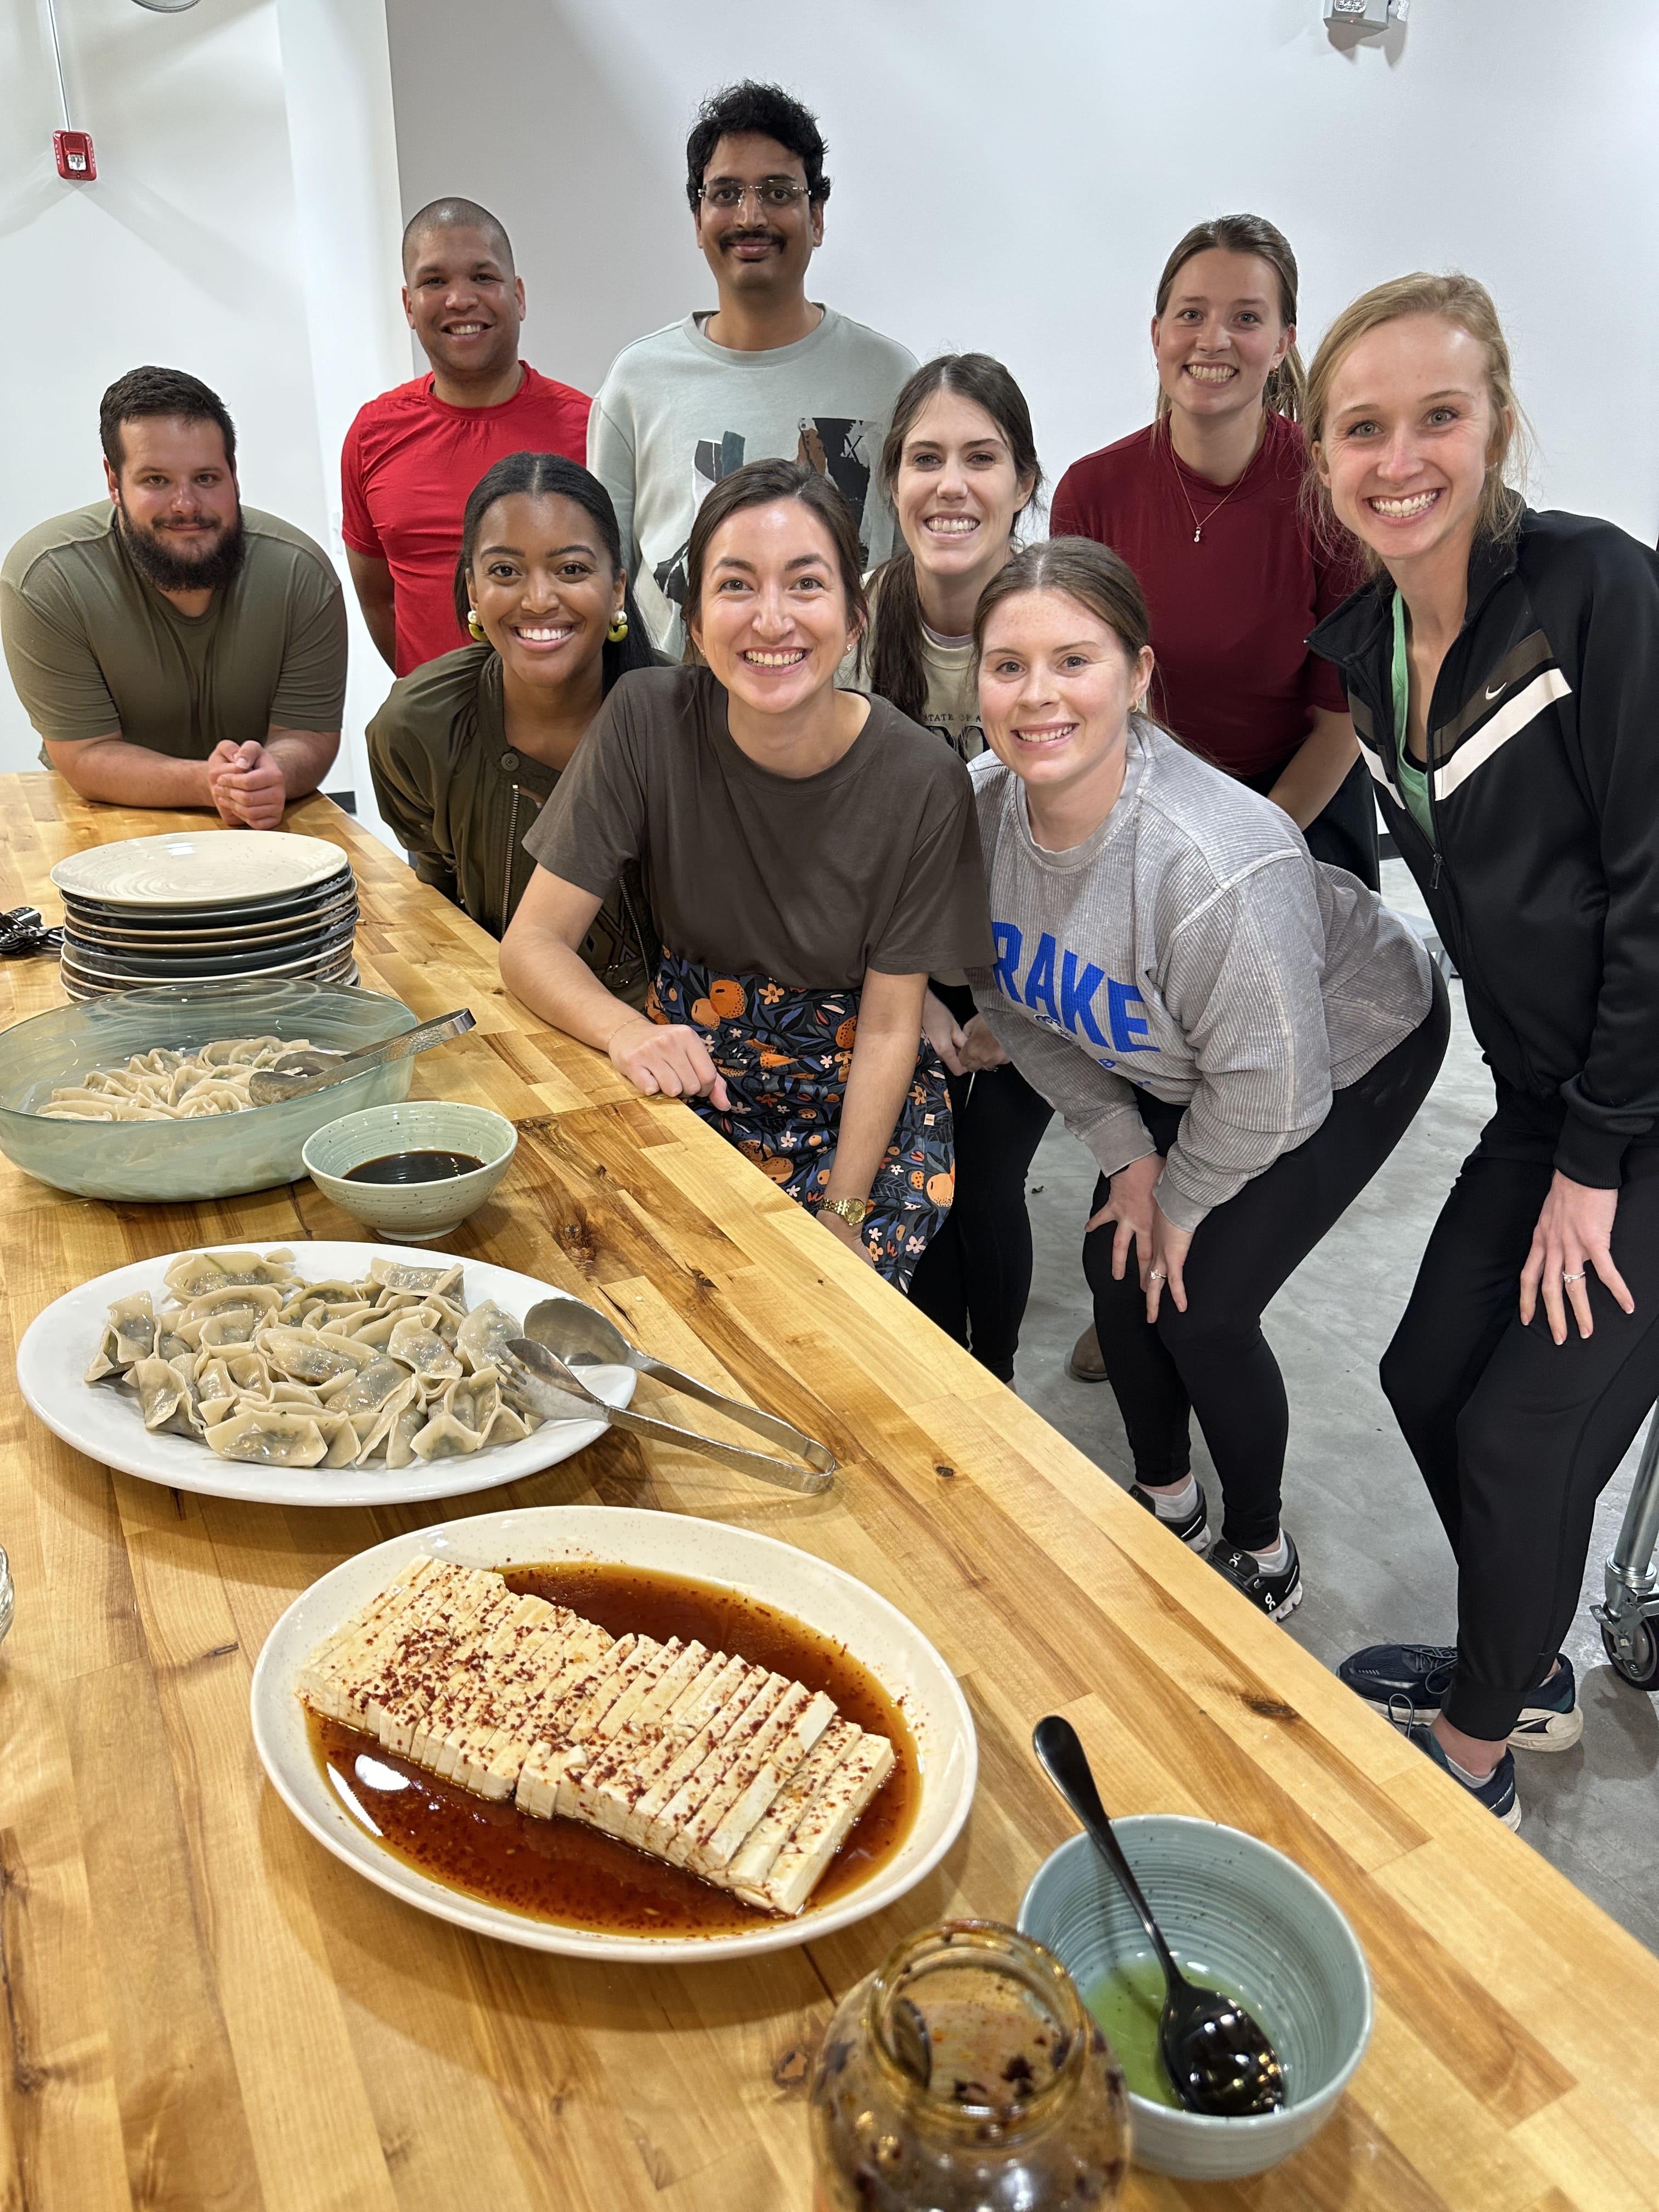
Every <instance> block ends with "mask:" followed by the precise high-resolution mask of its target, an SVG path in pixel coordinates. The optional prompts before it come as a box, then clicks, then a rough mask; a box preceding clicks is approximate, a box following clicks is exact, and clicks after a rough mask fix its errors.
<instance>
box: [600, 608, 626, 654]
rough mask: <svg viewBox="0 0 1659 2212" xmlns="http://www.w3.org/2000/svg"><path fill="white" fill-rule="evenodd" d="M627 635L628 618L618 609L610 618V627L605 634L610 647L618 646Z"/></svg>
mask: <svg viewBox="0 0 1659 2212" xmlns="http://www.w3.org/2000/svg"><path fill="white" fill-rule="evenodd" d="M605 635H606V636H607V637H608V638H609V639H610V641H611V644H612V645H620V644H621V643H622V641H623V639H624V638H625V637H626V636H627V635H628V617H627V616H626V615H625V614H624V613H623V611H622V609H621V608H620V607H618V608H617V611H616V613H615V614H614V615H612V617H611V627H610V629H608V630H606V632H605Z"/></svg>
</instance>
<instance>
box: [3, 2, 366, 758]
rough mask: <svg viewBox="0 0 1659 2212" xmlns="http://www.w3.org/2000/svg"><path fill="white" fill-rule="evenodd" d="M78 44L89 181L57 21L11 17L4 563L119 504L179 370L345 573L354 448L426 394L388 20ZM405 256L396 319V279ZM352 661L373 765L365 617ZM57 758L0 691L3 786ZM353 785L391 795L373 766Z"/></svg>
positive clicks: (264, 483) (153, 23)
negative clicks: (405, 225) (150, 414)
mask: <svg viewBox="0 0 1659 2212" xmlns="http://www.w3.org/2000/svg"><path fill="white" fill-rule="evenodd" d="M58 22H59V34H60V37H61V40H62V42H63V52H64V75H65V76H66V78H67V80H68V85H69V96H70V112H71V114H72V117H73V119H74V122H75V125H76V128H77V129H81V130H86V131H90V132H91V134H92V137H93V143H94V148H95V149H96V153H97V161H98V177H97V180H96V182H95V183H93V184H89V185H76V184H67V183H65V182H64V180H63V179H60V178H59V176H58V173H57V170H56V168H55V167H54V166H53V161H52V131H53V130H54V129H56V128H58V127H59V125H61V123H62V120H63V118H62V115H61V113H60V112H59V111H58V85H57V79H56V76H55V75H54V73H53V70H52V53H51V46H50V43H49V37H48V33H47V27H46V10H45V8H44V6H43V5H42V4H41V0H4V7H3V11H0V84H3V86H4V87H5V96H4V99H3V101H0V293H3V295H4V297H5V298H6V300H7V301H8V303H9V315H8V340H7V344H6V349H5V354H6V357H5V369H4V393H5V408H6V416H7V420H8V425H9V430H10V433H11V435H10V436H9V440H8V451H7V465H6V468H5V469H4V470H3V471H0V547H3V546H5V545H9V544H11V543H12V541H13V540H14V539H15V538H18V537H21V534H22V533H23V532H24V531H25V530H27V529H28V528H30V527H31V526H33V524H34V523H36V522H39V521H41V520H44V519H45V518H46V516H48V515H52V514H56V513H62V512H63V511H64V509H66V508H69V507H76V506H81V505H83V504H84V503H86V502H87V501H90V500H94V499H98V498H100V497H102V496H103V495H104V484H103V476H102V471H101V468H100V457H99V447H98V401H99V397H100V393H101V392H103V390H104V388H105V386H106V385H107V384H109V383H110V382H111V381H112V379H113V378H115V377H116V376H118V374H120V373H121V372H122V371H123V370H124V369H127V368H132V367H133V366H135V364H137V363H138V362H146V361H156V362H166V363H167V364H169V365H171V366H173V367H177V368H187V369H189V370H190V371H191V372H192V374H195V375H197V376H200V377H202V378H203V379H204V380H205V381H206V382H207V383H209V384H210V385H211V386H213V388H214V389H215V390H216V392H219V393H220V394H221V395H222V398H224V400H225V403H226V404H227V405H228V407H229V409H230V411H231V414H232V415H233V416H234V419H235V422H236V428H237V436H238V442H239V474H240V481H241V488H242V495H243V498H244V499H245V500H246V501H247V503H248V504H249V505H250V506H252V507H264V508H267V509H269V510H270V511H271V512H272V513H277V514H280V515H283V516H284V517H285V518H286V519H287V520H289V521H291V522H294V523H296V524H297V525H298V526H300V527H301V529H302V530H306V531H308V532H310V533H311V534H312V536H313V537H314V538H317V539H318V540H319V543H320V544H324V545H325V546H327V547H328V548H329V549H330V550H331V552H332V553H333V554H334V555H335V557H336V559H337V560H340V559H341V558H342V556H341V550H340V543H339V533H338V510H339V486H338V458H337V457H338V453H339V442H340V439H341V437H342V436H343V435H344V430H345V426H346V423H347V422H349V418H350V414H351V411H352V410H353V408H354V407H355V406H356V404H359V402H360V401H361V400H362V398H366V397H367V396H368V395H369V394H370V393H372V392H376V391H379V390H381V389H383V388H384V386H386V385H387V384H389V383H391V382H392V381H394V380H397V379H399V378H402V377H405V376H407V375H408V374H409V367H408V363H409V350H408V335H407V332H406V331H404V329H403V327H402V318H401V315H400V314H398V313H397V312H396V301H397V295H396V289H395V278H396V260H397V234H398V222H399V218H398V205H397V179H396V152H395V147H394V144H393V134H392V108H391V80H390V73H389V69H388V65H387V60H386V27H385V15H384V12H383V9H382V7H381V5H380V0H204V4H203V5H201V6H199V7H197V8H193V9H190V10H189V11H188V12H187V13H185V14H182V15H172V16H168V15H155V14H153V13H151V12H149V10H147V9H140V8H137V7H134V6H133V5H132V4H131V0H59V7H58ZM296 160H297V161H298V165H299V173H300V190H299V191H298V192H297V193H296V190H295V173H296ZM388 256H389V258H390V264H391V267H392V276H393V289H392V294H391V302H392V313H391V314H388V313H386V288H385V286H384V284H383V283H379V282H377V279H378V277H379V276H380V270H378V269H377V268H376V267H375V265H374V264H375V262H376V259H377V258H380V259H384V258H386V257H388ZM347 598H348V602H349V603H350V593H349V591H348V593H347ZM351 643H352V674H351V682H350V690H349V697H348V702H347V732H348V739H349V740H350V739H352V738H354V737H355V738H356V747H355V750H356V752H357V753H358V754H360V753H361V732H362V724H363V722H364V721H365V720H367V719H368V715H369V714H372V713H373V712H374V708H375V707H376V706H377V705H378V704H379V702H380V699H381V698H382V697H383V696H384V695H385V691H386V684H387V683H388V682H389V681H390V678H389V675H388V673H387V671H386V668H385V665H384V664H383V663H382V662H381V661H380V659H379V656H378V655H377V654H376V653H374V648H373V647H372V646H371V645H370V644H369V642H368V636H367V634H366V633H365V632H364V631H363V629H362V625H361V623H359V622H358V621H357V620H356V617H355V607H354V620H353V627H352V640H351ZM37 750H38V740H37V739H36V738H35V737H34V734H33V732H32V731H31V730H30V729H29V727H28V725H27V720H25V718H24V715H23V712H22V709H21V707H20V706H19V704H18V702H17V701H16V699H15V696H13V694H12V691H11V689H10V686H9V684H5V683H4V682H3V680H0V769H18V768H27V767H33V765H35V757H36V753H37ZM354 769H355V771H356V772H355V773H354ZM329 781H330V783H331V785H332V786H334V787H347V786H349V785H352V784H354V783H355V784H356V787H357V789H358V791H359V793H360V794H361V795H362V797H364V798H366V797H367V796H368V779H367V776H366V775H364V774H363V773H362V764H361V760H360V759H358V760H356V761H355V762H354V759H353V757H352V750H347V751H346V752H345V753H343V757H342V760H341V762H340V763H339V764H338V765H337V767H336V769H334V770H333V771H332V773H331V776H330V778H329Z"/></svg>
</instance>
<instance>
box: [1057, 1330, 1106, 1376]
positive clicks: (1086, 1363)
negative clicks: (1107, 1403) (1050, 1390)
mask: <svg viewBox="0 0 1659 2212" xmlns="http://www.w3.org/2000/svg"><path fill="white" fill-rule="evenodd" d="M1066 1373H1067V1374H1068V1375H1071V1376H1075V1377H1076V1379H1077V1380H1078V1381H1079V1383H1103V1382H1104V1381H1105V1380H1106V1362H1105V1361H1104V1360H1103V1358H1101V1356H1100V1339H1099V1338H1098V1337H1097V1335H1096V1334H1095V1325H1094V1323H1093V1322H1090V1324H1089V1326H1088V1328H1085V1330H1084V1332H1083V1334H1082V1335H1081V1336H1080V1337H1079V1339H1078V1340H1077V1342H1076V1343H1075V1344H1074V1345H1073V1346H1072V1356H1071V1358H1069V1359H1068V1360H1067V1361H1066Z"/></svg>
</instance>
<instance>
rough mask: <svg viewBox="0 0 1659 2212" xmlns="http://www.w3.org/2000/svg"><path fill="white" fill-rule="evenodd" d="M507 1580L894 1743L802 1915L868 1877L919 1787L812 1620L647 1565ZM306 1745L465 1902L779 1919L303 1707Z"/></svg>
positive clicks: (653, 1919)
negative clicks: (445, 1775)
mask: <svg viewBox="0 0 1659 2212" xmlns="http://www.w3.org/2000/svg"><path fill="white" fill-rule="evenodd" d="M501 1574H502V1577H503V1579H504V1580H505V1581H506V1583H507V1587H508V1589H513V1590H517V1591H519V1592H520V1594H529V1595H534V1596H536V1597H543V1598H546V1599H547V1600H548V1601H550V1603H552V1604H556V1605H564V1606H568V1607H570V1608H571V1610H572V1611H573V1612H574V1613H580V1614H582V1615H583V1617H584V1618H585V1619H586V1620H594V1621H597V1622H598V1623H599V1626H601V1627H602V1628H607V1629H609V1630H610V1632H611V1634H612V1635H613V1636H626V1635H628V1634H629V1633H630V1632H631V1633H633V1634H635V1635H641V1636H650V1637H653V1638H655V1639H656V1640H657V1642H659V1644H665V1643H667V1641H668V1640H669V1638H671V1637H674V1636H678V1638H680V1639H681V1641H682V1642H684V1643H687V1644H689V1643H690V1642H691V1641H692V1639H693V1638H696V1641H697V1642H698V1643H700V1644H706V1645H707V1646H708V1650H710V1651H726V1652H732V1653H735V1654H736V1655H737V1656H739V1657H740V1658H744V1659H747V1660H748V1661H749V1662H750V1664H751V1665H754V1666H757V1667H769V1668H771V1669H772V1670H773V1671H774V1673H775V1674H783V1675H787V1677H789V1678H790V1679H791V1680H793V1681H797V1682H800V1683H803V1684H804V1685H805V1687H806V1688H807V1689H809V1690H815V1691H816V1690H823V1692H826V1693H827V1695H829V1697H831V1698H833V1699H835V1701H836V1706H837V1708H838V1709H839V1711H840V1712H841V1715H842V1718H843V1719H845V1720H849V1721H855V1722H856V1723H858V1725H859V1726H860V1728H862V1729H869V1730H871V1731H872V1732H873V1733H874V1734H876V1735H884V1736H886V1737H888V1738H889V1739H890V1741H891V1743H892V1746H893V1753H894V1766H893V1771H892V1772H891V1773H890V1775H889V1776H888V1778H887V1779H886V1781H885V1782H884V1784H882V1786H881V1788H880V1790H878V1792H877V1793H876V1796H874V1798H873V1799H872V1801H871V1802H870V1804H869V1805H868V1806H867V1807H866V1809H865V1813H864V1815H863V1818H862V1819H861V1820H860V1821H859V1823H858V1825H857V1826H856V1827H855V1828H854V1830H853V1832H852V1833H851V1834H850V1835H849V1836H848V1838H847V1840H846V1842H845V1843H844V1844H842V1847H841V1849H840V1850H839V1851H838V1852H837V1853H836V1857H834V1858H833V1859H832V1860H831V1861H830V1863H829V1866H828V1867H827V1868H826V1869H825V1870H824V1873H823V1877H822V1879H821V1880H820V1881H819V1882H818V1885H817V1888H816V1889H815V1890H814V1891H813V1892H812V1894H811V1898H810V1899H808V1900H807V1905H806V1910H807V1911H808V1912H809V1913H810V1912H811V1911H813V1910H814V1908H815V1907H817V1906H819V1905H829V1904H830V1903H832V1902H833V1901H834V1900H835V1899H836V1898H838V1897H842V1896H844V1895H845V1894H846V1893H847V1892H848V1890H850V1889H854V1888H855V1887H857V1886H858V1885H859V1884H860V1882H863V1881H866V1880H867V1879H868V1877H869V1876H870V1875H872V1874H873V1873H874V1872H875V1871H876V1870H877V1869H878V1868H879V1867H882V1866H884V1864H885V1863H887V1861H888V1860H889V1859H890V1858H891V1857H893V1856H894V1854H895V1853H896V1851H897V1850H898V1849H899V1847H900V1845H901V1844H902V1843H903V1842H904V1839H905V1838H906V1837H907V1836H908V1834H909V1832H910V1824H911V1822H912V1820H914V1818H915V1809H916V1805H917V1802H918V1801H919V1798H920V1795H921V1786H920V1785H921V1776H920V1772H919V1771H918V1767H917V1763H916V1749H915V1740H914V1739H913V1737H912V1735H911V1734H910V1729H909V1727H908V1723H906V1721H905V1719H904V1716H903V1714H902V1712H901V1711H900V1710H899V1708H898V1706H897V1705H895V1703H894V1702H893V1700H892V1699H891V1698H890V1696H889V1695H888V1693H887V1692H886V1691H885V1690H884V1688H883V1687H882V1686H881V1684H880V1683H879V1682H878V1681H877V1680H876V1678H875V1676H874V1675H873V1674H871V1672H870V1671H869V1669H868V1668H866V1667H864V1666H862V1665H861V1664H860V1662H859V1661H858V1660H856V1659H854V1658H853V1657H852V1656H851V1655H850V1654H849V1653H848V1651H846V1650H844V1649H843V1647H842V1645H841V1644H836V1642H834V1641H833V1640H832V1639H831V1638H829V1637H827V1636H824V1635H822V1634H820V1633H819V1632H818V1631H817V1629H814V1628H809V1627H807V1626H805V1623H804V1622H802V1621H799V1620H793V1619H792V1618H791V1616H790V1615H789V1614H787V1613H780V1612H778V1611H777V1610H776V1609H775V1607H771V1606H769V1605H764V1604H763V1603H762V1602H761V1601H759V1600H758V1599H757V1598H750V1597H744V1596H742V1595H739V1594H738V1592H737V1591H735V1590H728V1589H720V1588H719V1587H718V1586H717V1585H715V1584H714V1583H702V1582H696V1581H694V1580H692V1579H691V1577H689V1576H685V1575H674V1574H665V1573H660V1572H658V1571H654V1570H652V1569H650V1568H644V1567H619V1566H605V1565H589V1564H587V1563H585V1562H578V1563H570V1564H566V1563H564V1562H559V1563H557V1564H555V1565H547V1566H532V1567H507V1568H503V1569H501ZM307 1723H308V1725H309V1729H310V1733H311V1743H312V1749H313V1753H314V1754H315V1756H316V1759H317V1761H318V1764H319V1766H320V1767H321V1768H322V1769H323V1771H324V1775H325V1779H327V1780H328V1782H329V1784H330V1786H331V1789H332V1790H333V1791H334V1794H335V1795H336V1796H337V1797H338V1798H339V1799H340V1800H341V1801H342V1802H343V1803H344V1804H345V1806H346V1808H347V1809H348V1810H349V1811H352V1812H355V1813H356V1814H360V1815H364V1816H367V1820H372V1821H373V1822H374V1826H375V1827H376V1828H378V1829H379V1830H380V1838H379V1840H380V1843H381V1844H382V1845H383V1846H384V1847H385V1849H386V1850H389V1851H390V1852H391V1853H392V1856H393V1857H395V1858H399V1859H402V1860H404V1862H405V1863H407V1864H408V1865H410V1866H412V1867H414V1868H415V1869H416V1870H417V1871H418V1872H420V1873H421V1874H423V1875H427V1876H428V1879H429V1880H431V1881H441V1882H443V1883H445V1884H446V1885H447V1887H449V1888H451V1889H458V1890H460V1891H463V1892H464V1893H465V1894H466V1895H467V1896H469V1897H476V1898H481V1899H483V1900H484V1902H485V1903H487V1904H489V1905H503V1906H505V1907H506V1908H507V1910H508V1911H513V1912H524V1913H528V1914H530V1915H531V1916H532V1917H533V1918H535V1919H538V1920H552V1921H558V1922H560V1923H562V1924H563V1925H565V1926H568V1927H574V1928H585V1929H594V1930H597V1931H599V1932H601V1933H604V1934H606V1935H616V1936H728V1935H736V1934H741V1933H743V1932H744V1931H745V1930H747V1929H755V1928H759V1927H764V1926H766V1925H767V1924H769V1923H775V1922H776V1921H777V1920H778V1919H779V1917H780V1916H779V1915H778V1914H776V1913H773V1912H769V1911H764V1910H763V1909H761V1908H759V1907H757V1906H755V1905H744V1904H743V1903H742V1902H741V1901H740V1900H739V1899H737V1898H735V1897H732V1896H731V1895H729V1894H728V1893H727V1892H726V1891H724V1890H720V1889H716V1888H714V1887H713V1886H712V1884H710V1883H708V1882H705V1881H699V1879H698V1878H697V1876H696V1875H693V1874H688V1873H687V1872H686V1871H685V1869H684V1868H683V1867H674V1866H668V1865H666V1864H665V1863H664V1862H663V1861H661V1860H659V1859H653V1858H651V1857H647V1854H646V1853H645V1852H643V1851H638V1850H635V1849H634V1847H633V1846H632V1844H624V1843H621V1842H619V1841H618V1840H617V1838H616V1837H614V1836H606V1835H602V1834H601V1833H600V1832H599V1830H598V1829H597V1828H590V1827H587V1826H585V1825H584V1824H583V1823H582V1822H581V1821H580V1820H563V1819H560V1818H557V1817H556V1818H554V1819H553V1820H537V1819H536V1818H535V1817H534V1816H533V1815H532V1814H527V1813H520V1811H519V1809H518V1808H517V1807H516V1806H514V1805H513V1803H512V1802H511V1801H510V1800H509V1801H507V1802H502V1803H491V1802H489V1801H488V1800H486V1799H484V1798H482V1797H475V1796H473V1795H472V1793H471V1791H470V1790H460V1789H458V1788H456V1786H455V1785H454V1784H453V1783H449V1782H441V1781H440V1780H439V1779H438V1778H437V1776H436V1775H434V1774H428V1772H427V1771H426V1770H425V1768H424V1767H420V1766H416V1765H415V1764H414V1763H413V1761H412V1760H409V1759H399V1758H398V1756H397V1755H396V1754H395V1753H392V1752H389V1751H387V1750H386V1749H385V1748H384V1747H383V1746H382V1745H380V1743H379V1742H377V1741H376V1740H375V1739H374V1737H373V1736H367V1735H362V1734H361V1733H360V1732H359V1731H358V1730H357V1729H349V1728H346V1727H344V1726H343V1725H342V1724H341V1723H339V1722H338V1721H331V1720H325V1718H324V1717H322V1716H321V1715H320V1714H319V1713H314V1712H311V1711H309V1710H307Z"/></svg>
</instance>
